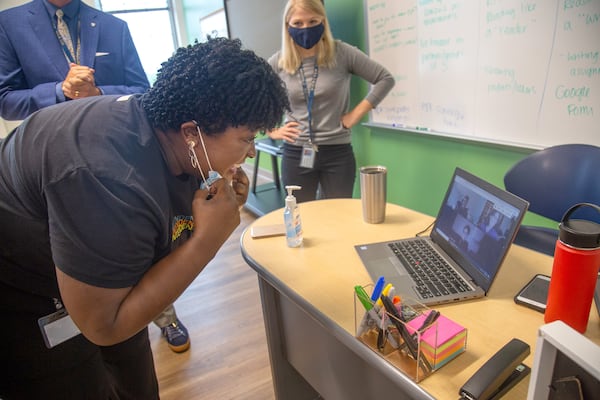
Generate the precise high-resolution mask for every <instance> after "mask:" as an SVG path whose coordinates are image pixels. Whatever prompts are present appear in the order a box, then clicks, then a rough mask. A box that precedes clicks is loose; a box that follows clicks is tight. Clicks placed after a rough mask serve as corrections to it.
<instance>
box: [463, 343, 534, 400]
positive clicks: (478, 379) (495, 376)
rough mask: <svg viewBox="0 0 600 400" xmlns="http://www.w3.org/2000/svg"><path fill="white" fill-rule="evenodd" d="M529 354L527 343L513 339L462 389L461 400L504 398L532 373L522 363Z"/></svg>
mask: <svg viewBox="0 0 600 400" xmlns="http://www.w3.org/2000/svg"><path fill="white" fill-rule="evenodd" d="M529 353H530V348H529V345H528V344H527V343H525V342H523V341H521V340H519V339H512V340H511V341H510V342H508V343H507V344H505V345H504V347H502V348H501V349H500V350H498V352H497V353H496V354H494V355H493V356H492V358H490V359H489V360H488V361H486V363H485V364H483V365H482V366H481V368H479V369H478V370H477V372H475V374H473V376H472V377H471V378H469V380H468V381H467V382H466V383H465V384H464V385H463V386H462V387H461V388H460V391H459V395H460V396H461V399H468V400H497V399H499V398H500V397H502V396H503V395H504V394H505V393H506V392H508V390H510V389H511V388H512V387H513V386H515V385H516V384H517V383H519V382H520V381H521V379H523V378H524V377H526V376H527V374H529V372H530V371H531V368H529V367H528V366H526V365H524V364H522V363H521V361H523V360H524V359H525V357H527V356H528V355H529Z"/></svg>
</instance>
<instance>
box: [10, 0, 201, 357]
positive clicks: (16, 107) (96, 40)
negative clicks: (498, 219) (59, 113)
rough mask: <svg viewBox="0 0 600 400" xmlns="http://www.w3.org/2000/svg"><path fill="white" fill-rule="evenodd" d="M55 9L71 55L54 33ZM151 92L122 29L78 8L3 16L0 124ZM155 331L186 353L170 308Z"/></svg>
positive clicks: (45, 4) (44, 4) (56, 1)
mask: <svg viewBox="0 0 600 400" xmlns="http://www.w3.org/2000/svg"><path fill="white" fill-rule="evenodd" d="M58 9H60V10H62V12H63V14H64V16H63V20H64V21H65V22H66V24H67V26H68V30H69V32H70V40H71V43H70V48H69V46H67V45H66V44H65V39H63V38H62V37H61V33H60V32H59V29H58V24H59V22H58V19H57V17H56V11H57V10H58ZM149 87H150V84H149V83H148V78H147V77H146V74H145V72H144V69H143V68H142V63H141V62H140V58H139V56H138V53H137V50H136V48H135V45H134V44H133V40H132V38H131V34H130V33H129V28H128V27H127V23H126V22H125V21H123V20H121V19H118V18H116V17H114V16H112V15H110V14H107V13H104V12H102V11H99V10H96V9H94V8H92V7H90V6H88V5H86V4H85V3H83V2H81V0H33V1H32V2H30V3H27V4H24V5H22V6H18V7H14V8H11V9H8V10H5V11H3V12H0V117H2V118H4V119H6V120H22V119H25V118H26V117H28V116H29V115H30V114H32V113H33V112H35V111H37V110H39V109H41V108H44V107H48V106H51V105H53V104H57V103H62V102H65V101H70V100H76V99H80V98H85V97H90V96H99V95H102V94H106V95H110V94H133V93H143V92H145V91H146V90H147V89H148V88H149ZM154 323H155V324H156V325H157V326H158V327H159V328H160V329H161V332H162V335H163V336H164V337H165V338H166V340H167V342H168V345H169V348H170V349H171V350H173V351H175V352H183V351H186V350H187V349H188V348H189V346H190V340H189V334H188V331H187V329H186V328H185V326H184V325H183V324H182V323H181V321H179V318H178V317H177V314H176V312H175V309H174V307H173V306H170V307H168V308H167V309H166V310H165V311H164V312H163V313H162V314H161V315H159V316H158V317H157V318H156V319H155V321H154Z"/></svg>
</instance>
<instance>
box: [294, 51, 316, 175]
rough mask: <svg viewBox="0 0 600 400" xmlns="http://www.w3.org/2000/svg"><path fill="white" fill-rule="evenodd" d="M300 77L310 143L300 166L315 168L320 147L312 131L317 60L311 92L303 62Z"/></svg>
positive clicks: (306, 146) (303, 151) (307, 144)
mask: <svg viewBox="0 0 600 400" xmlns="http://www.w3.org/2000/svg"><path fill="white" fill-rule="evenodd" d="M299 72H300V78H301V81H302V91H303V92H304V99H305V100H306V108H307V110H308V134H309V137H308V143H306V144H305V145H303V146H302V156H301V157H300V167H302V168H313V167H314V166H315V158H316V156H317V151H319V148H318V146H317V145H316V144H313V139H314V135H313V131H312V105H313V100H314V98H315V86H316V84H317V78H318V76H319V66H318V65H317V63H316V60H315V66H314V69H313V76H312V81H311V83H310V92H309V90H308V85H307V84H306V76H305V75H304V65H303V64H301V65H300V68H299Z"/></svg>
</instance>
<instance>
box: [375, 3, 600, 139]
mask: <svg viewBox="0 0 600 400" xmlns="http://www.w3.org/2000/svg"><path fill="white" fill-rule="evenodd" d="M365 6H366V13H365V15H366V24H367V32H368V48H369V55H370V56H371V57H372V58H373V59H375V60H376V61H378V62H380V63H381V64H383V65H385V66H386V67H387V68H388V69H389V70H390V72H391V73H392V74H393V75H394V77H395V79H396V86H395V87H394V89H393V90H392V92H390V94H389V95H388V96H387V97H386V99H385V100H384V101H383V102H382V103H381V104H380V105H379V106H378V107H377V108H376V109H374V110H373V111H372V112H371V114H370V122H371V123H372V124H375V125H381V126H384V127H390V128H397V129H402V130H413V131H417V132H423V133H433V134H440V135H445V136H452V137H458V138H465V139H472V140H477V141H484V142H493V143H501V144H508V145H515V146H519V147H528V148H544V147H548V146H552V145H557V144H564V143H574V142H579V143H588V144H595V145H600V59H599V57H600V0H561V1H558V0H555V1H552V0H538V1H536V0H480V1H474V0H451V1H448V0H443V1H442V0H387V1H386V0H365Z"/></svg>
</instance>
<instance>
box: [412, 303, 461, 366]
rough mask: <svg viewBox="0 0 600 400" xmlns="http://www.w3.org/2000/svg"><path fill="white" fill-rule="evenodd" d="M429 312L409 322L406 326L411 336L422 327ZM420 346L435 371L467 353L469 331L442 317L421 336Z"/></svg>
mask: <svg viewBox="0 0 600 400" xmlns="http://www.w3.org/2000/svg"><path fill="white" fill-rule="evenodd" d="M429 312H431V311H429ZM429 312H428V313H424V314H421V315H419V316H418V317H416V318H414V319H412V320H410V321H409V322H407V324H406V326H407V328H408V330H409V332H410V333H411V334H412V333H414V332H415V331H416V330H417V329H419V328H420V327H421V324H422V323H423V321H424V320H425V318H427V315H428V314H429ZM419 345H420V348H421V352H422V353H423V355H424V356H425V358H427V361H429V363H430V364H431V366H432V367H433V369H438V368H440V367H441V366H442V365H444V364H446V363H447V362H449V361H450V360H452V359H454V358H455V357H456V356H458V355H459V354H461V353H462V352H464V351H465V349H466V347H467V330H466V329H465V327H463V326H462V325H460V324H458V323H456V322H454V321H452V320H451V319H449V318H447V317H445V316H443V315H440V317H439V318H438V319H437V321H436V323H434V324H433V325H431V326H430V327H429V328H427V329H426V330H425V332H423V333H422V334H421V337H420V343H419Z"/></svg>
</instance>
